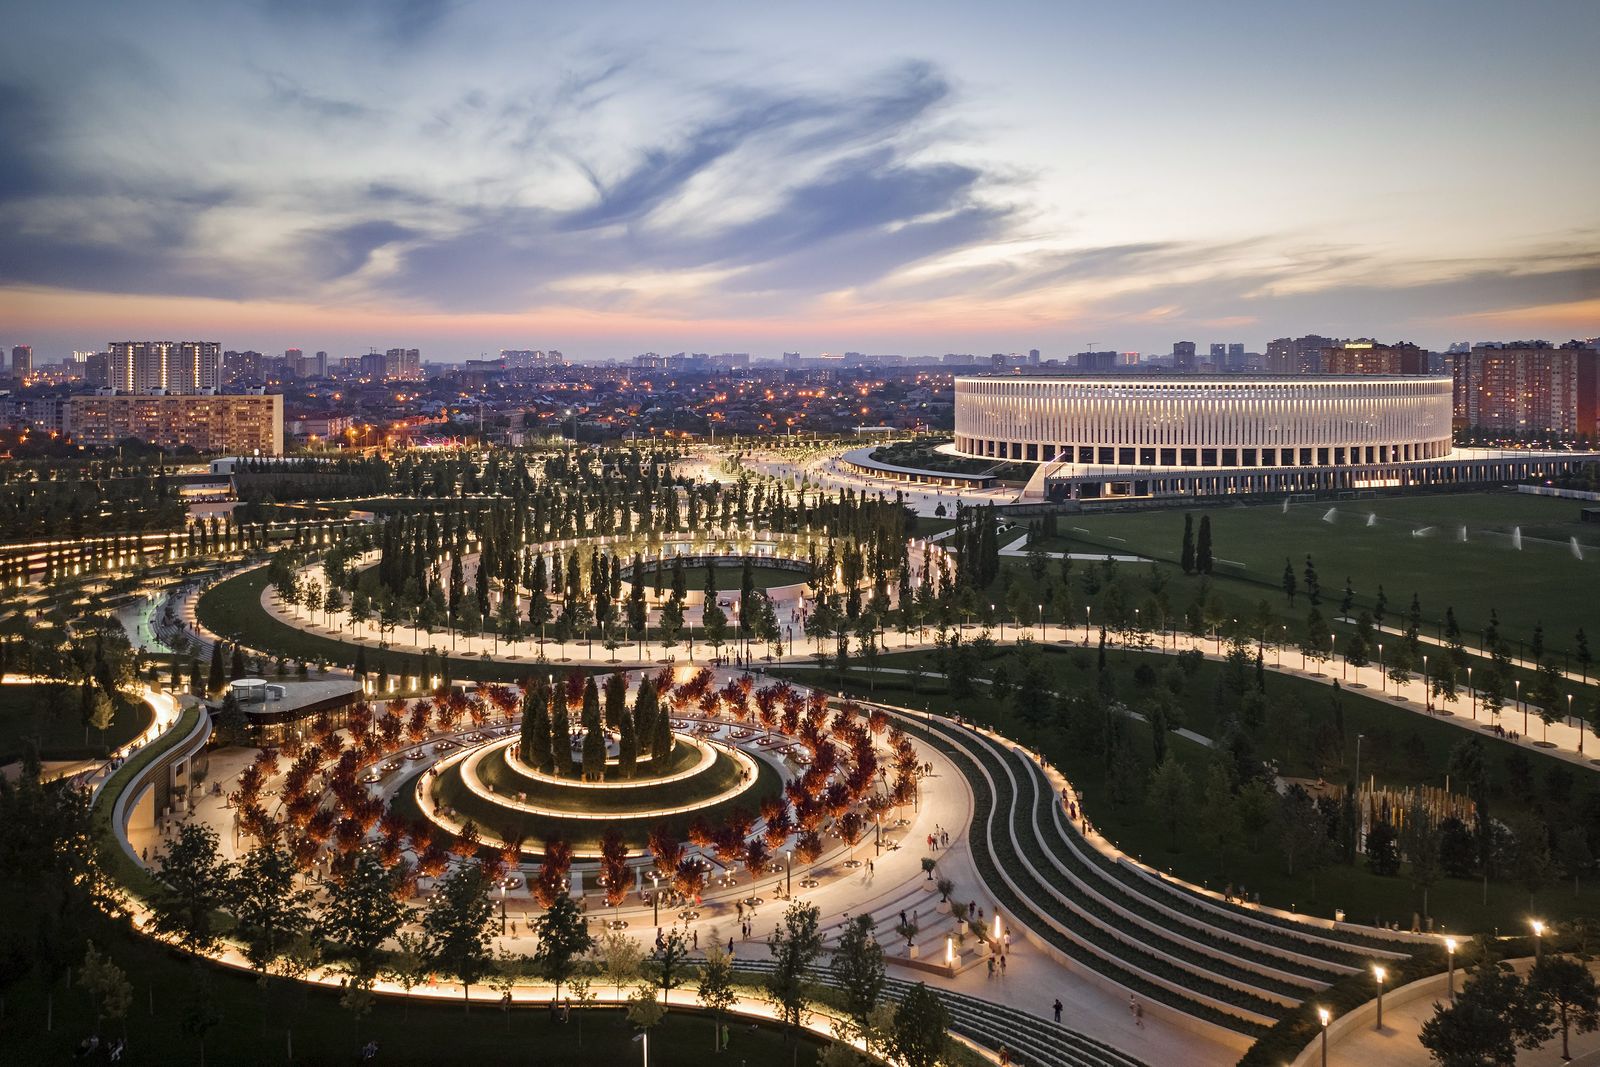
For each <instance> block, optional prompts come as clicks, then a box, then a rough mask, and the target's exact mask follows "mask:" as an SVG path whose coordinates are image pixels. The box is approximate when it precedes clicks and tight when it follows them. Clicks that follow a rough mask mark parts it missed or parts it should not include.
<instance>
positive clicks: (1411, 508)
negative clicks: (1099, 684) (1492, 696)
mask: <svg viewBox="0 0 1600 1067" xmlns="http://www.w3.org/2000/svg"><path fill="white" fill-rule="evenodd" d="M1580 506H1581V505H1580V503H1579V502H1578V501H1572V500H1556V499H1550V498H1546V497H1535V496H1526V495H1522V494H1515V493H1474V494H1461V495H1456V494H1451V495H1444V494H1441V495H1430V496H1412V497H1382V498H1374V499H1370V500H1350V501H1340V502H1337V503H1332V504H1330V503H1327V502H1321V503H1315V504H1294V505H1291V506H1290V508H1289V510H1288V511H1287V513H1285V512H1284V511H1283V509H1282V505H1281V503H1280V504H1263V505H1253V506H1248V507H1223V508H1203V509H1193V510H1192V513H1193V514H1194V516H1195V521H1196V526H1198V524H1199V517H1200V515H1201V514H1202V513H1204V514H1209V515H1210V516H1211V527H1212V538H1213V545H1214V548H1213V551H1214V554H1215V556H1216V559H1217V563H1216V567H1215V571H1214V574H1213V580H1214V582H1215V586H1216V589H1217V592H1218V593H1219V594H1220V595H1222V596H1224V597H1226V598H1227V599H1229V600H1230V601H1232V602H1233V604H1234V606H1235V607H1236V608H1237V609H1238V610H1239V611H1240V612H1251V613H1252V614H1253V609H1254V606H1255V604H1256V603H1257V601H1259V600H1262V599H1265V600H1266V601H1267V602H1268V603H1269V604H1270V605H1271V606H1272V607H1273V608H1274V609H1275V610H1277V611H1279V612H1281V613H1283V614H1285V615H1286V617H1287V619H1288V620H1289V621H1291V622H1301V621H1303V619H1304V617H1305V612H1306V608H1307V604H1306V600H1305V597H1304V596H1303V595H1302V596H1299V597H1297V599H1296V607H1295V608H1294V609H1293V610H1292V611H1290V610H1289V609H1288V605H1287V601H1286V599H1285V597H1284V595H1283V593H1282V591H1281V590H1282V577H1283V562H1284V559H1285V558H1286V557H1287V558H1288V559H1290V560H1291V561H1292V562H1293V564H1294V569H1295V576H1296V579H1297V581H1298V582H1299V584H1300V585H1301V587H1302V589H1301V592H1302V593H1303V592H1304V589H1303V586H1304V578H1303V570H1304V566H1305V557H1306V555H1307V554H1308V553H1309V554H1310V555H1311V557H1312V559H1313V560H1314V561H1315V563H1316V568H1317V575H1318V579H1319V581H1320V583H1321V586H1322V597H1323V613H1324V615H1327V616H1330V617H1331V616H1332V615H1333V614H1336V613H1337V610H1336V609H1337V607H1338V604H1339V601H1340V599H1341V597H1342V595H1343V591H1344V587H1345V579H1346V578H1349V579H1350V580H1351V583H1352V585H1353V586H1354V589H1355V593H1356V605H1357V610H1360V609H1361V608H1367V609H1370V608H1371V607H1372V605H1373V602H1374V601H1375V599H1376V597H1377V592H1378V586H1379V585H1382V586H1383V587H1384V591H1385V593H1386V594H1387V596H1388V603H1389V611H1390V614H1391V616H1397V615H1398V614H1399V613H1400V612H1403V611H1404V610H1405V609H1406V607H1407V606H1408V605H1409V604H1410V602H1411V595H1412V593H1416V594H1417V595H1418V597H1419V598H1420V601H1421V604H1422V611H1423V615H1424V617H1425V619H1426V620H1427V622H1428V624H1429V625H1428V629H1429V631H1430V632H1433V631H1434V630H1435V629H1436V627H1438V626H1439V625H1442V623H1443V620H1444V613H1445V609H1446V608H1447V607H1451V606H1453V607H1454V608H1455V613H1456V619H1457V621H1458V622H1459V624H1460V625H1461V627H1462V629H1463V631H1465V632H1466V634H1467V640H1468V643H1469V644H1474V643H1475V638H1476V637H1477V636H1478V635H1479V634H1480V633H1481V630H1482V628H1483V626H1484V624H1485V623H1487V622H1488V619H1489V612H1490V609H1491V608H1493V609H1496V610H1498V612H1499V615H1500V624H1501V632H1502V633H1503V634H1504V635H1505V636H1506V637H1507V639H1508V640H1510V641H1511V642H1512V648H1513V650H1515V649H1516V647H1517V646H1516V642H1518V641H1523V642H1526V641H1527V640H1528V639H1529V638H1530V637H1531V635H1532V633H1533V629H1534V626H1535V624H1537V623H1540V622H1542V623H1543V624H1544V630H1545V644H1546V647H1547V648H1548V649H1549V650H1550V651H1551V652H1553V653H1558V654H1559V653H1561V652H1566V651H1570V650H1571V649H1572V647H1573V635H1574V634H1575V632H1576V631H1577V629H1578V627H1579V626H1585V625H1587V627H1588V629H1589V631H1590V632H1589V638H1590V645H1591V649H1595V650H1596V652H1597V654H1600V614H1597V613H1596V610H1595V599H1596V597H1597V596H1600V527H1597V526H1595V525H1594V524H1592V523H1589V524H1585V523H1583V522H1581V521H1579V509H1580ZM1330 509H1331V510H1332V511H1333V512H1334V514H1333V516H1332V520H1331V521H1326V519H1325V517H1326V516H1327V514H1328V512H1329V511H1330ZM1183 516H1184V511H1183V510H1176V509H1175V510H1165V511H1146V512H1124V513H1105V514H1084V515H1063V516H1061V518H1060V520H1059V521H1060V531H1061V536H1060V537H1059V538H1057V539H1056V542H1055V543H1053V544H1050V545H1047V546H1046V547H1048V548H1052V549H1054V550H1070V551H1073V552H1092V553H1099V552H1116V553H1129V554H1136V555H1142V556H1148V557H1151V558H1154V559H1160V560H1164V561H1169V562H1176V561H1177V560H1178V557H1179V550H1180V546H1181V543H1182V537H1183ZM1369 516H1375V517H1376V518H1375V519H1373V520H1371V522H1370V524H1369V518H1368V517H1369ZM1462 526H1465V527H1466V529H1467V540H1466V541H1465V542H1461V541H1460V540H1459V537H1460V528H1461V527H1462ZM1519 527H1520V528H1521V531H1522V549H1521V550H1520V551H1519V550H1517V549H1516V548H1514V547H1513V545H1512V537H1513V531H1514V530H1515V529H1517V528H1519ZM1573 537H1576V538H1577V539H1578V543H1579V545H1580V548H1581V550H1582V552H1583V554H1584V556H1585V557H1586V558H1584V559H1582V560H1579V559H1577V558H1575V557H1574V556H1573V554H1572V550H1571V547H1570V544H1569V539H1570V538H1573ZM1197 584H1198V579H1183V578H1182V577H1181V576H1180V577H1179V578H1178V579H1177V581H1176V582H1175V585H1178V586H1181V587H1182V589H1183V593H1179V592H1178V591H1177V590H1175V591H1174V596H1173V603H1174V604H1175V605H1182V604H1183V603H1186V602H1187V599H1188V597H1187V595H1185V594H1187V593H1189V592H1192V588H1191V587H1192V586H1194V585H1197ZM1330 605H1331V606H1332V608H1333V609H1335V610H1333V611H1330V610H1329V608H1330ZM1392 624H1393V621H1392V620H1391V625H1392Z"/></svg>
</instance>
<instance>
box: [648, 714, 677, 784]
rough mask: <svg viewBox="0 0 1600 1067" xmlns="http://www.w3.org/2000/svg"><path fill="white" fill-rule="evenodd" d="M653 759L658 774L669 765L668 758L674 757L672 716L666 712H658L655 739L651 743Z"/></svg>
mask: <svg viewBox="0 0 1600 1067" xmlns="http://www.w3.org/2000/svg"><path fill="white" fill-rule="evenodd" d="M650 752H651V759H652V760H653V766H654V768H655V769H656V772H657V773H660V772H661V768H663V767H665V766H666V765H667V757H668V756H670V755H672V716H670V715H668V714H667V713H666V712H665V711H661V710H659V709H658V710H657V712H656V729H655V737H654V739H653V740H652V741H651V743H650Z"/></svg>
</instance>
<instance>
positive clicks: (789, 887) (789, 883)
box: [783, 850, 794, 897]
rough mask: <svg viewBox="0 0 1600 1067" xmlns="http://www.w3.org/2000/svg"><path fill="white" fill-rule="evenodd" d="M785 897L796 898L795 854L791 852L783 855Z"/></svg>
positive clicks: (787, 851) (788, 851)
mask: <svg viewBox="0 0 1600 1067" xmlns="http://www.w3.org/2000/svg"><path fill="white" fill-rule="evenodd" d="M783 895H784V896H786V897H793V896H794V852H793V851H790V850H786V851H785V852H784V854H783Z"/></svg>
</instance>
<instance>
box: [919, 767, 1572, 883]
mask: <svg viewBox="0 0 1600 1067" xmlns="http://www.w3.org/2000/svg"><path fill="white" fill-rule="evenodd" d="M1595 762H1596V763H1600V760H1596V761H1595ZM938 888H939V887H938V886H936V885H934V884H933V883H932V882H923V883H922V891H923V892H924V893H931V892H933V891H934V890H935V889H938Z"/></svg>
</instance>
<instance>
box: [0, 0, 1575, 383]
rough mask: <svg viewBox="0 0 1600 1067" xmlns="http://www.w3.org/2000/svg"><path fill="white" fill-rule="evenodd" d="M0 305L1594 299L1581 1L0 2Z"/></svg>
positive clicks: (1044, 337) (1253, 340)
mask: <svg viewBox="0 0 1600 1067" xmlns="http://www.w3.org/2000/svg"><path fill="white" fill-rule="evenodd" d="M8 22H9V23H10V25H9V26H8V32H7V33H6V34H5V35H4V36H3V39H0V60H3V63H4V73H3V74H0V145H3V147H4V155H5V163H4V165H3V166H0V232H3V233H4V234H5V236H4V237H3V238H0V343H3V344H6V345H10V344H17V343H30V344H32V345H33V346H34V347H35V348H36V349H37V350H38V352H39V354H40V358H41V359H54V358H58V357H60V356H62V355H65V354H67V353H69V352H70V351H72V350H74V349H95V348H99V347H102V346H104V345H105V344H106V342H108V341H110V340H113V339H120V338H123V337H168V336H170V337H185V338H187V337H205V338H208V339H218V340H221V341H222V343H223V344H224V346H225V347H236V348H259V349H263V350H271V349H279V350H281V349H282V348H284V347H287V346H301V347H305V348H307V349H314V348H325V349H329V350H337V353H338V354H344V353H346V352H350V351H362V350H365V349H366V348H367V347H368V346H377V347H379V348H383V347H387V346H391V345H401V344H403V345H408V346H412V347H421V348H422V349H423V351H424V355H425V357H426V358H428V359H432V360H459V359H464V358H467V357H473V356H477V355H478V354H479V353H480V352H494V351H497V350H499V349H500V348H502V347H540V348H543V347H550V348H559V349H561V350H563V351H564V352H566V353H567V355H568V356H569V357H570V358H573V359H578V360H589V361H593V360H604V359H622V358H627V357H631V356H632V355H634V354H635V353H638V352H641V351H645V350H658V351H662V352H666V351H676V350H677V349H679V348H686V349H692V350H698V351H711V352H718V351H729V350H733V351H748V352H751V353H753V354H755V355H756V356H758V357H773V356H776V355H778V354H779V353H780V352H783V351H803V352H818V351H833V352H839V351H844V350H846V349H858V350H861V351H873V352H896V353H905V354H927V353H942V352H981V353H988V352H994V351H1002V350H1019V349H1027V348H1040V349H1043V350H1045V351H1046V353H1047V355H1062V356H1064V355H1067V354H1069V353H1071V352H1074V351H1076V350H1078V349H1082V348H1088V347H1094V346H1095V345H1099V346H1101V347H1108V348H1109V347H1115V348H1118V349H1128V350H1141V351H1144V352H1166V351H1168V350H1169V349H1170V346H1171V343H1172V342H1173V341H1174V340H1176V339H1179V338H1192V339H1195V340H1197V341H1200V342H1208V341H1242V342H1245V343H1246V345H1247V347H1248V348H1249V349H1251V350H1256V351H1259V350H1261V349H1262V348H1263V347H1264V346H1265V344H1266V342H1267V341H1268V340H1269V339H1271V338H1274V337H1279V336H1286V335H1293V334H1301V333H1307V332H1318V333H1322V334H1326V335H1328V336H1375V337H1380V338H1384V339H1391V340H1399V339H1403V340H1411V341H1415V342H1417V343H1418V344H1422V345H1424V346H1432V347H1434V348H1443V347H1444V346H1445V345H1446V344H1448V343H1449V342H1452V341H1476V340H1483V339H1496V338H1522V337H1542V338H1549V339H1553V340H1558V341H1559V340H1564V339H1566V338H1568V337H1574V336H1578V337H1591V336H1594V335H1595V334H1597V333H1600V196H1597V195H1596V192H1597V189H1600V179H1597V177H1596V175H1597V174H1600V138H1597V137H1596V136H1595V131H1596V129H1600V93H1596V92H1595V91H1594V89H1593V86H1592V84H1591V82H1592V74H1591V71H1592V66H1593V56H1594V54H1595V52H1596V49H1597V46H1600V7H1597V6H1596V5H1594V4H1593V3H1584V2H1550V3H1538V4H1534V5H1502V4H1479V3H1471V4H1455V5H1441V4H1400V5H1384V4H1376V3H1351V4H1342V5H1336V6H1325V7H1319V8H1315V9H1313V8H1305V7H1300V6H1291V5H1281V4H1271V3H1264V2H1263V3H1235V4H1228V5H1226V6H1225V7H1197V6H1194V5H1189V4H1183V3H1177V2H1175V0H1173V2H1149V3H1136V4H1123V5H1115V6H1114V7H1113V6H1108V5H1094V6H1085V5H1060V4H1043V3H1028V4H1021V3H1017V4H1010V5H1005V6H1003V7H999V8H994V7H983V8H980V7H978V6H975V5H956V4H931V5H930V4H916V5H912V4H902V3H892V4H873V5H854V6H851V5H833V4H830V5H821V6H810V7H807V8H804V9H796V10H793V11H774V10H770V9H764V8H751V7H749V6H748V5H733V4H722V3H715V4H697V5H692V6H679V5H672V6H665V5H640V4H622V3H601V4H593V5H584V6H583V7H582V8H563V9H550V8H546V7H544V6H526V5H520V4H512V3H507V2H503V0H476V2H459V3H456V2H445V0H405V2H400V3H383V2H379V0H344V2H338V3H333V2H317V0H259V2H255V3H237V4H216V5H199V4H190V3H141V4H135V5H124V6H107V5H90V4H85V3H81V2H68V3H61V4H53V5H48V6H47V5H43V4H31V5H25V7H24V8H23V9H22V10H20V11H16V10H14V11H13V13H12V17H11V18H10V19H9V20H8Z"/></svg>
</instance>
